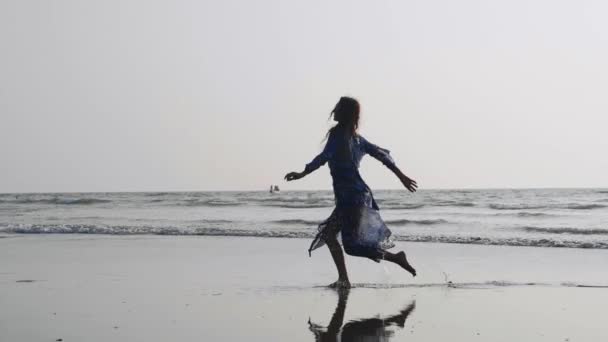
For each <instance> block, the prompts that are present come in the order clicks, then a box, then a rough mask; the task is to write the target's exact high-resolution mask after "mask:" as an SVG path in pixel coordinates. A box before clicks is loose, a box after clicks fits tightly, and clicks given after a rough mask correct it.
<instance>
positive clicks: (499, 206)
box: [488, 203, 606, 210]
mask: <svg viewBox="0 0 608 342" xmlns="http://www.w3.org/2000/svg"><path fill="white" fill-rule="evenodd" d="M488 207H489V208H491V209H495V210H530V209H574V210H589V209H601V208H606V205H603V204H593V203H591V204H563V205H525V204H523V205H522V204H490V205H488Z"/></svg>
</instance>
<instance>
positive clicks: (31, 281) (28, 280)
mask: <svg viewBox="0 0 608 342" xmlns="http://www.w3.org/2000/svg"><path fill="white" fill-rule="evenodd" d="M33 282H35V280H32V279H22V280H17V281H16V283H33Z"/></svg>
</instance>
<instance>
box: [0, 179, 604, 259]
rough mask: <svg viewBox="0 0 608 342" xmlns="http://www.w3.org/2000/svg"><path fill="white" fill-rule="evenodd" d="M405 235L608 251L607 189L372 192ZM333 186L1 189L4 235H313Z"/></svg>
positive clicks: (397, 234) (0, 231)
mask: <svg viewBox="0 0 608 342" xmlns="http://www.w3.org/2000/svg"><path fill="white" fill-rule="evenodd" d="M374 196H375V197H376V199H377V201H378V204H379V206H380V209H381V215H382V217H383V218H384V220H385V221H386V223H387V225H388V226H389V227H390V229H391V230H392V232H393V237H394V238H395V239H396V240H400V241H417V242H445V243H460V244H484V245H509V246H531V247H570V248H596V249H608V189H491V190H420V191H418V192H416V193H415V194H411V193H409V192H407V191H405V190H378V191H374ZM333 206H334V201H333V193H332V192H331V191H283V192H280V193H269V192H268V191H251V192H156V193H153V192H150V193H44V194H0V237H2V236H3V235H4V236H6V235H7V234H113V235H136V234H153V235H203V236H204V235H215V236H254V237H262V238H272V237H289V238H312V237H313V236H314V234H315V233H316V230H317V224H318V223H319V222H320V221H322V220H323V219H325V218H326V217H328V216H329V215H330V213H331V211H332V209H333Z"/></svg>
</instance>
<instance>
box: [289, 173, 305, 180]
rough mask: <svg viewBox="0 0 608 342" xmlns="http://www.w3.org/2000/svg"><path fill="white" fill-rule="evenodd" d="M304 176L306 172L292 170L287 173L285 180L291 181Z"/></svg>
mask: <svg viewBox="0 0 608 342" xmlns="http://www.w3.org/2000/svg"><path fill="white" fill-rule="evenodd" d="M304 176H306V174H305V173H304V172H290V173H288V174H286V175H285V180H286V181H288V182H289V181H292V180H296V179H300V178H302V177H304Z"/></svg>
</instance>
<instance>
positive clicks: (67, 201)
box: [2, 197, 112, 205]
mask: <svg viewBox="0 0 608 342" xmlns="http://www.w3.org/2000/svg"><path fill="white" fill-rule="evenodd" d="M2 202H4V203H12V204H26V205H27V204H51V205H91V204H101V203H110V202H112V201H110V200H107V199H101V198H62V197H53V198H16V199H12V200H3V201H2Z"/></svg>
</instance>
